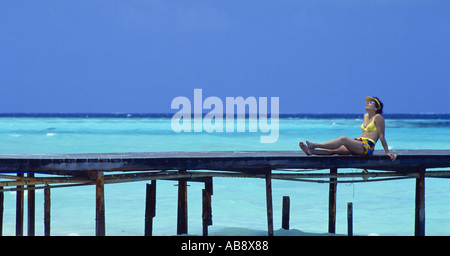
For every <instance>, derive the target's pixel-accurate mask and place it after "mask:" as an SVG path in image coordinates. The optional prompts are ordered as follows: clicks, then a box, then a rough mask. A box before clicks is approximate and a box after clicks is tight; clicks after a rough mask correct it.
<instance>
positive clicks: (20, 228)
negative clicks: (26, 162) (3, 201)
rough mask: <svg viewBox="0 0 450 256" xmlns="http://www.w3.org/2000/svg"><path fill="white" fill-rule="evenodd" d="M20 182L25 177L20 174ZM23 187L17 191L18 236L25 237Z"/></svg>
mask: <svg viewBox="0 0 450 256" xmlns="http://www.w3.org/2000/svg"><path fill="white" fill-rule="evenodd" d="M17 176H18V177H19V178H18V180H20V179H21V178H22V177H24V176H25V175H24V174H23V173H18V174H17ZM22 189H23V186H17V191H16V236H23V190H22Z"/></svg>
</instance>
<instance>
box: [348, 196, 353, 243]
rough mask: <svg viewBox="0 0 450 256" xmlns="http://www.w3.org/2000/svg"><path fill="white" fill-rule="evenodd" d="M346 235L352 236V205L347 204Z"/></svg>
mask: <svg viewBox="0 0 450 256" xmlns="http://www.w3.org/2000/svg"><path fill="white" fill-rule="evenodd" d="M347 234H348V236H353V203H352V202H350V203H347Z"/></svg>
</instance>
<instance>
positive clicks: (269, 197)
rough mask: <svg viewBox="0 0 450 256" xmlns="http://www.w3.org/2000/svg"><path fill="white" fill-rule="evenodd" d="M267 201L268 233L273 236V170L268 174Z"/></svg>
mask: <svg viewBox="0 0 450 256" xmlns="http://www.w3.org/2000/svg"><path fill="white" fill-rule="evenodd" d="M266 202H267V229H268V235H269V236H273V205H272V170H268V171H267V174H266Z"/></svg>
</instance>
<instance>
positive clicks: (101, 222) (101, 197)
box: [95, 171, 106, 236]
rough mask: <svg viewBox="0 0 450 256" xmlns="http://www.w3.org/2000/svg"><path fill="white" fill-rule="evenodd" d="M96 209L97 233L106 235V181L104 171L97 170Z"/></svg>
mask: <svg viewBox="0 0 450 256" xmlns="http://www.w3.org/2000/svg"><path fill="white" fill-rule="evenodd" d="M95 184H96V200H95V205H96V211H95V235H96V236H105V233H106V232H105V188H104V185H105V181H104V176H103V172H101V171H98V172H96V179H95Z"/></svg>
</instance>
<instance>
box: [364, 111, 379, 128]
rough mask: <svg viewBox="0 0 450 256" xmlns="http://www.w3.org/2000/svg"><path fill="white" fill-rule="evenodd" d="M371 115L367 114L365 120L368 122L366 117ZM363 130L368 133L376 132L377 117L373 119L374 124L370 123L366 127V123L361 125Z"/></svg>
mask: <svg viewBox="0 0 450 256" xmlns="http://www.w3.org/2000/svg"><path fill="white" fill-rule="evenodd" d="M368 115H369V114H365V115H364V120H366V116H368ZM361 130H363V131H366V132H376V131H378V130H377V126H376V125H375V117H374V118H372V122H370V123H369V124H368V125H367V126H364V122H363V123H362V124H361Z"/></svg>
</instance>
